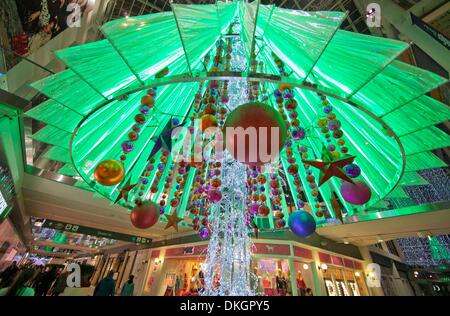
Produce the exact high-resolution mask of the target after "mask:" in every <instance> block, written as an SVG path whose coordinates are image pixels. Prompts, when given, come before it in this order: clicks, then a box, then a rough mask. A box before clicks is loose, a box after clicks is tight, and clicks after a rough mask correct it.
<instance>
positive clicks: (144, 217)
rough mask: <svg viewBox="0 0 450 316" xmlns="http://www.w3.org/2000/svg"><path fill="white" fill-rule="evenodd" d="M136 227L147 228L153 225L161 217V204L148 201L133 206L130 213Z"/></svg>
mask: <svg viewBox="0 0 450 316" xmlns="http://www.w3.org/2000/svg"><path fill="white" fill-rule="evenodd" d="M130 219H131V223H132V224H133V226H134V227H136V228H140V229H146V228H149V227H152V226H153V225H155V224H156V223H157V222H158V219H159V206H158V205H157V204H156V203H155V202H153V201H146V202H143V203H141V204H140V205H137V206H135V207H134V208H133V210H132V211H131V214H130Z"/></svg>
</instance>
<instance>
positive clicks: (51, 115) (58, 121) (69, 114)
mask: <svg viewBox="0 0 450 316" xmlns="http://www.w3.org/2000/svg"><path fill="white" fill-rule="evenodd" d="M25 114H26V115H27V116H29V117H31V118H33V119H35V120H38V121H41V122H44V123H46V124H48V125H51V126H54V127H57V128H59V129H62V130H64V131H66V132H69V133H72V132H73V130H74V129H75V127H76V126H77V124H78V123H79V122H80V121H81V120H82V119H83V117H82V116H81V115H79V114H78V113H76V112H74V111H72V110H71V109H69V108H67V107H65V106H64V105H61V104H59V103H58V102H56V101H54V100H52V99H50V100H47V101H45V102H42V103H41V104H39V105H38V106H36V107H34V108H32V109H31V110H29V111H27V112H26V113H25Z"/></svg>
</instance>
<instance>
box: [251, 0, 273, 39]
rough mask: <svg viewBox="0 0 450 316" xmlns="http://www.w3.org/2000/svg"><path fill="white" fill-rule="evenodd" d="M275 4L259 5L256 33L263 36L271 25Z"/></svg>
mask: <svg viewBox="0 0 450 316" xmlns="http://www.w3.org/2000/svg"><path fill="white" fill-rule="evenodd" d="M274 9H275V6H274V5H273V4H272V5H263V4H260V5H259V9H258V21H256V35H257V36H259V37H261V38H263V37H264V33H265V32H266V29H267V27H268V26H269V25H270V20H271V18H272V13H273V10H274Z"/></svg>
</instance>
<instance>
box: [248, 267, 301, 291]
mask: <svg viewBox="0 0 450 316" xmlns="http://www.w3.org/2000/svg"><path fill="white" fill-rule="evenodd" d="M253 271H254V273H255V274H256V276H257V277H258V280H259V282H258V293H260V294H262V295H265V296H285V295H292V283H291V279H290V277H291V275H290V271H289V263H288V261H287V259H266V258H264V259H258V260H255V261H254V262H253Z"/></svg>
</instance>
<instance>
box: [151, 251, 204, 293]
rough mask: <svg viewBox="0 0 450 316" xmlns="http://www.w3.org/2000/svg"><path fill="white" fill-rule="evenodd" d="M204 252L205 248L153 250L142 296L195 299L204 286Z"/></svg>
mask: <svg viewBox="0 0 450 316" xmlns="http://www.w3.org/2000/svg"><path fill="white" fill-rule="evenodd" d="M206 250H207V245H205V244H193V245H183V246H181V247H180V246H178V247H174V248H168V249H154V250H152V253H151V255H150V262H149V271H148V273H147V282H146V285H145V288H144V294H148V295H158V296H161V295H163V296H197V295H198V294H199V291H201V290H202V288H203V287H204V284H205V281H204V271H203V262H204V261H205V254H206Z"/></svg>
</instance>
